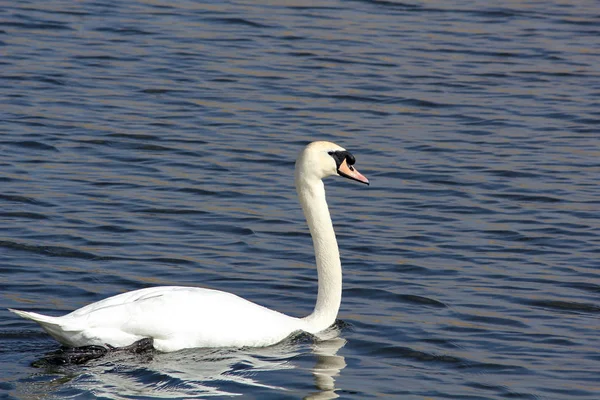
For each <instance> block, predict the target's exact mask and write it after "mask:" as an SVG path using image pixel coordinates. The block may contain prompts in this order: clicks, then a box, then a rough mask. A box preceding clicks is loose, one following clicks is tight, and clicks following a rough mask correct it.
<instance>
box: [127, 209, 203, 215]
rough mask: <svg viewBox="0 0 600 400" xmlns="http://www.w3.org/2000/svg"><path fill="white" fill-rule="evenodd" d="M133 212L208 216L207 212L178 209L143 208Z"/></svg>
mask: <svg viewBox="0 0 600 400" xmlns="http://www.w3.org/2000/svg"><path fill="white" fill-rule="evenodd" d="M135 212H139V213H146V214H178V215H206V214H210V212H208V211H203V210H196V209H183V208H181V209H179V208H173V209H171V208H144V209H139V210H135Z"/></svg>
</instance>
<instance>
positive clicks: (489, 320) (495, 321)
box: [460, 313, 529, 329]
mask: <svg viewBox="0 0 600 400" xmlns="http://www.w3.org/2000/svg"><path fill="white" fill-rule="evenodd" d="M460 320H463V321H471V322H475V323H477V324H490V325H497V326H501V327H512V328H521V329H523V328H528V327H529V325H527V324H524V323H522V322H521V321H517V320H515V319H511V318H500V317H491V316H486V315H474V314H464V313H461V314H460Z"/></svg>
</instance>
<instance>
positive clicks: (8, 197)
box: [0, 193, 54, 207]
mask: <svg viewBox="0 0 600 400" xmlns="http://www.w3.org/2000/svg"><path fill="white" fill-rule="evenodd" d="M0 200H3V201H7V202H12V203H24V204H32V205H36V206H43V207H52V206H54V204H51V203H48V202H45V201H41V200H38V199H34V198H31V197H26V196H19V195H14V194H1V193H0Z"/></svg>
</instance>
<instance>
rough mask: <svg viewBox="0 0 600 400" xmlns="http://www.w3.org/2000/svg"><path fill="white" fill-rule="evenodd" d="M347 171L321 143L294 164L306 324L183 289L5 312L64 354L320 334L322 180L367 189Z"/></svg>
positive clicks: (328, 321) (325, 320)
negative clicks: (305, 268)
mask: <svg viewBox="0 0 600 400" xmlns="http://www.w3.org/2000/svg"><path fill="white" fill-rule="evenodd" d="M354 163H355V158H354V156H353V155H352V154H351V153H350V152H348V151H346V149H344V148H343V147H340V146H338V145H336V144H334V143H331V142H325V141H318V142H313V143H310V144H309V145H307V146H306V147H305V148H304V149H303V150H302V151H301V152H300V154H299V156H298V159H297V160H296V167H295V182H296V191H297V193H298V197H299V200H300V204H301V205H302V210H303V211H304V215H305V217H306V221H307V222H308V227H309V230H310V234H311V236H312V240H313V246H314V250H315V259H316V263H317V275H318V292H317V302H316V305H315V308H314V310H313V312H312V313H311V314H310V315H308V316H307V317H304V318H295V317H291V316H288V315H285V314H282V313H280V312H278V311H275V310H271V309H269V308H266V307H263V306H261V305H258V304H256V303H253V302H251V301H248V300H245V299H243V298H241V297H238V296H236V295H234V294H232V293H227V292H222V291H218V290H212V289H205V288H199V287H185V286H162V287H150V288H145V289H139V290H134V291H131V292H126V293H122V294H119V295H116V296H113V297H109V298H107V299H104V300H100V301H98V302H96V303H92V304H89V305H87V306H84V307H82V308H80V309H77V310H75V311H73V312H71V313H70V314H67V315H64V316H62V317H51V316H46V315H42V314H38V313H34V312H27V311H21V310H15V309H9V310H10V311H12V312H13V313H15V314H17V315H19V316H21V317H23V318H26V319H30V320H32V321H35V322H37V323H38V324H40V325H41V327H42V328H43V329H44V330H45V331H46V332H47V333H48V334H50V336H52V337H53V338H54V339H56V340H57V341H58V342H60V343H61V344H62V345H65V346H67V347H83V346H102V347H105V348H106V347H108V348H126V347H127V346H131V345H133V344H135V343H136V342H138V341H143V340H148V339H150V340H152V346H153V347H154V348H155V349H156V350H158V351H162V352H172V351H177V350H180V349H184V348H193V347H263V346H269V345H272V344H275V343H278V342H280V341H282V340H283V339H285V338H286V337H288V336H289V335H291V334H292V333H294V332H297V331H305V332H308V333H312V334H316V333H318V332H321V331H323V330H325V329H327V328H328V327H330V326H331V325H332V324H333V323H334V322H335V319H336V317H337V314H338V311H339V308H340V304H341V299H342V266H341V262H340V255H339V250H338V245H337V240H336V237H335V232H334V230H333V223H332V222H331V217H330V215H329V208H328V206H327V201H326V198H325V186H324V184H323V178H325V177H328V176H331V175H339V176H342V177H345V178H348V179H352V180H355V181H358V182H362V183H365V184H367V185H368V184H369V180H368V179H367V178H366V177H364V176H363V175H362V174H361V173H359V172H358V171H357V170H356V169H355V168H354V166H353V165H354Z"/></svg>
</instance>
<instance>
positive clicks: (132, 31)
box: [94, 27, 155, 36]
mask: <svg viewBox="0 0 600 400" xmlns="http://www.w3.org/2000/svg"><path fill="white" fill-rule="evenodd" d="M94 30H95V31H97V32H108V33H117V34H119V35H143V36H149V35H155V33H154V32H149V31H145V30H142V29H139V28H131V27H119V28H113V27H100V28H96V29H94Z"/></svg>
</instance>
